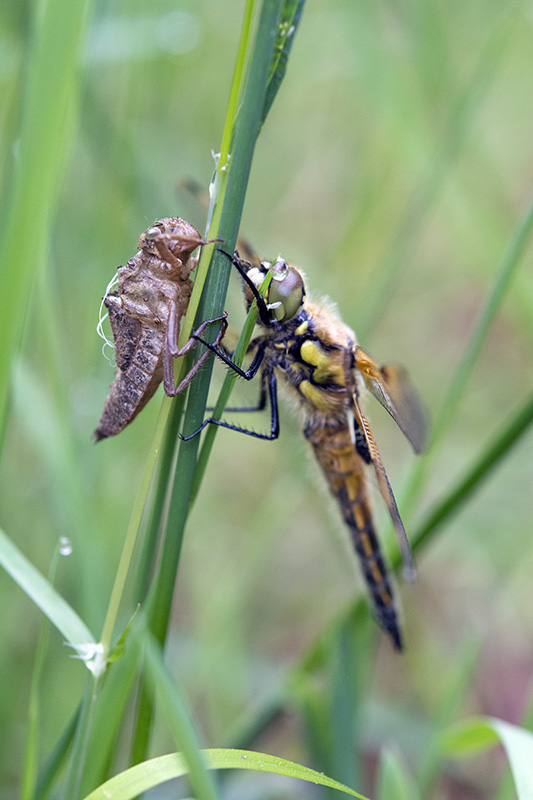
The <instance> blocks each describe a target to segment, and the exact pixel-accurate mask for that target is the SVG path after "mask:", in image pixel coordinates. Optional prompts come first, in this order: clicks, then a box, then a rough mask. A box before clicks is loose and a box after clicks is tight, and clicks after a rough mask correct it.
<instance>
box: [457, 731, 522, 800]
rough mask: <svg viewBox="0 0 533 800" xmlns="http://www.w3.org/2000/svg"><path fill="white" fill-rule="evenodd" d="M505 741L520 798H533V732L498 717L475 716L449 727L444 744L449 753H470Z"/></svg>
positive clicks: (467, 754) (463, 754) (504, 744)
mask: <svg viewBox="0 0 533 800" xmlns="http://www.w3.org/2000/svg"><path fill="white" fill-rule="evenodd" d="M498 739H499V740H500V742H501V743H502V745H503V747H504V749H505V752H506V754H507V758H508V760H509V764H510V767H511V772H512V774H513V779H514V783H515V788H516V795H517V797H518V800H531V798H532V797H533V733H531V732H530V731H527V730H525V729H524V728H520V727H518V726H517V725H511V724H510V723H509V722H505V721H504V720H502V719H496V718H495V717H473V718H471V719H468V720H464V721H463V722H461V723H460V724H458V725H455V726H453V727H452V728H449V729H447V730H446V731H444V733H443V737H442V747H443V750H444V752H445V753H446V754H447V755H450V754H451V755H456V756H457V755H462V756H465V755H466V756H471V755H475V754H477V753H480V752H483V751H485V750H488V749H491V748H493V747H494V746H495V745H496V744H497V743H498Z"/></svg>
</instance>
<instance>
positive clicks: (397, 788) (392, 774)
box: [378, 747, 420, 800]
mask: <svg viewBox="0 0 533 800" xmlns="http://www.w3.org/2000/svg"><path fill="white" fill-rule="evenodd" d="M378 798H379V800H419V798H420V794H419V793H418V792H417V790H416V788H415V786H414V785H413V780H412V778H411V776H410V774H409V772H408V770H407V767H406V765H405V763H404V761H403V759H402V758H401V756H400V755H399V753H398V752H397V750H396V748H392V747H386V748H385V749H384V750H383V752H382V754H381V760H380V765H379V774H378Z"/></svg>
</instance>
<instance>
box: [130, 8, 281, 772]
mask: <svg viewBox="0 0 533 800" xmlns="http://www.w3.org/2000/svg"><path fill="white" fill-rule="evenodd" d="M280 9H281V1H280V0H264V2H263V5H262V8H261V14H260V18H259V22H258V27H257V33H256V36H255V39H254V44H253V49H252V53H251V57H250V59H249V68H248V72H247V75H246V83H245V89H244V92H243V93H242V102H241V103H240V106H239V111H238V114H237V117H236V119H235V120H233V119H231V125H232V133H231V137H230V151H229V152H228V158H227V161H226V162H224V163H223V164H221V162H222V157H221V158H220V160H219V169H218V171H219V172H220V171H222V169H223V168H225V169H224V171H223V176H222V177H221V178H220V181H218V182H217V179H215V198H216V196H217V193H218V192H219V191H220V192H222V193H223V204H222V205H221V206H220V207H219V206H216V203H215V211H216V213H213V214H212V216H211V225H210V227H209V231H208V237H209V238H215V237H221V238H223V239H224V242H225V245H224V246H225V247H226V248H227V249H229V251H230V252H232V251H233V247H234V244H235V241H236V238H237V232H238V227H239V221H240V217H241V213H242V208H243V204H244V196H245V191H246V186H247V181H248V175H249V173H250V168H251V162H252V157H253V152H254V148H255V142H256V139H257V136H258V134H259V131H260V127H261V114H262V110H263V107H264V97H265V91H266V85H267V81H268V76H269V74H270V64H271V63H272V58H273V51H274V46H275V41H276V32H277V28H278V23H279V17H280ZM236 94H237V93H236V92H235V91H234V89H232V94H231V98H234V97H235V96H236ZM240 94H241V93H240V92H239V93H238V95H239V96H240ZM232 113H233V112H232ZM226 130H227V127H226ZM221 187H222V188H221ZM224 189H225V190H224ZM218 208H220V211H218ZM218 215H220V216H218ZM201 266H202V261H200V264H199V269H200V267H201ZM230 266H231V265H230V264H229V261H228V259H227V257H226V256H225V255H224V254H222V253H219V252H217V251H215V252H214V253H213V257H212V263H211V269H210V273H209V280H208V283H207V286H206V291H205V300H204V301H203V302H202V305H201V307H200V312H199V313H200V317H201V319H207V318H213V317H215V316H219V314H220V313H221V311H222V308H223V304H224V298H225V294H226V290H227V285H228V281H229V273H230ZM213 275H215V276H216V277H215V279H214V280H213V278H212V276H213ZM197 280H198V278H197ZM191 301H192V298H191ZM211 369H212V362H211V363H210V364H209V365H208V368H206V369H204V370H202V372H201V374H200V375H199V376H198V378H197V380H195V381H194V382H193V384H192V385H191V387H190V390H189V394H188V404H187V413H186V417H185V425H184V429H185V431H188V430H196V429H197V428H198V427H199V426H200V424H201V422H202V420H203V415H204V410H205V406H206V401H207V392H208V385H209V380H210V376H211ZM174 406H176V404H174ZM173 413H176V412H174V411H173ZM176 427H177V425H176ZM198 445H199V442H198V441H197V439H195V440H193V441H190V442H182V443H181V444H180V448H179V454H178V459H177V464H176V469H175V472H174V479H173V482H172V489H171V494H170V500H169V508H168V515H167V522H166V526H165V540H164V545H163V551H162V557H161V565H160V570H159V572H158V576H157V582H156V587H155V592H154V596H153V598H152V602H151V605H150V609H151V611H150V629H151V630H152V632H153V633H154V635H155V637H156V639H157V641H159V642H160V643H163V642H164V640H165V636H166V631H167V626H168V620H169V614H170V608H171V603H172V596H173V589H174V584H175V577H176V572H177V567H178V563H179V558H180V553H181V544H182V540H183V533H184V529H185V523H186V520H187V516H188V511H189V505H190V496H191V489H192V481H193V476H194V471H195V465H196V457H197V451H198ZM148 703H149V700H148V698H146V697H145V700H144V702H143V704H142V705H141V707H140V711H139V714H140V715H141V716H144V717H145V722H146V720H148V719H149V718H150V717H151V713H150V712H149V709H148V706H147V704H148ZM148 730H149V726H148V725H147V724H144V725H143V726H141V725H139V726H138V728H137V731H138V733H137V737H136V745H135V760H137V759H139V758H142V757H143V754H144V753H145V752H146V747H147V737H148Z"/></svg>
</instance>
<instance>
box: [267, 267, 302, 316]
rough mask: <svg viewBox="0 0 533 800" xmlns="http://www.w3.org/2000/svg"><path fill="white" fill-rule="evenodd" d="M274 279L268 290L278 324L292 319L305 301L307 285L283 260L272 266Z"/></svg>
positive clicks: (299, 274) (269, 302)
mask: <svg viewBox="0 0 533 800" xmlns="http://www.w3.org/2000/svg"><path fill="white" fill-rule="evenodd" d="M272 271H273V272H274V277H273V278H272V283H271V284H270V287H269V290H268V304H269V306H271V307H272V311H273V313H274V316H275V317H276V319H277V320H278V322H284V321H285V320H288V319H292V318H293V317H294V316H296V314H297V313H298V311H299V310H300V309H301V307H302V305H303V302H304V300H305V285H304V280H303V277H302V275H301V273H300V272H298V270H297V269H295V267H291V266H290V265H289V264H287V262H286V261H284V260H283V259H282V258H278V260H277V261H276V263H275V264H273V266H272Z"/></svg>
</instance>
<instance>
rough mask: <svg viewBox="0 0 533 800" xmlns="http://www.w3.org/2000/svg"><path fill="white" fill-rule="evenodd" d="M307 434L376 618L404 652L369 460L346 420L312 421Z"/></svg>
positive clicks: (306, 429)
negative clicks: (376, 521)
mask: <svg viewBox="0 0 533 800" xmlns="http://www.w3.org/2000/svg"><path fill="white" fill-rule="evenodd" d="M304 433H305V437H306V438H307V439H308V441H309V442H310V443H311V445H312V447H313V450H314V453H315V456H316V458H317V460H318V462H319V464H320V466H321V467H322V470H323V472H324V475H325V476H326V480H327V482H328V485H329V488H330V490H331V492H332V494H333V495H334V496H335V497H336V498H337V500H338V502H339V505H340V508H341V511H342V515H343V518H344V521H345V523H346V525H347V526H348V529H349V531H350V537H351V540H352V543H353V546H354V549H355V550H356V552H357V555H358V556H359V559H360V562H361V568H362V571H363V575H364V578H365V581H366V584H367V586H368V589H369V592H370V594H371V597H372V601H373V606H374V610H375V613H376V616H377V618H378V620H379V622H380V624H381V625H382V627H383V628H384V629H385V630H386V631H387V633H388V634H389V635H390V637H391V638H392V640H393V642H394V645H395V647H396V648H397V649H398V650H401V649H402V639H401V634H400V626H399V621H398V614H397V611H396V607H395V602H394V594H393V591H392V586H391V583H390V580H389V577H388V574H387V568H386V566H385V562H384V560H383V556H382V554H381V549H380V546H379V542H378V539H377V536H376V532H375V528H374V523H373V517H372V510H371V506H370V500H369V497H368V483H367V476H366V474H365V467H366V463H365V461H366V459H364V458H363V457H362V456H361V455H360V454H359V453H358V451H357V448H356V447H355V446H354V442H353V439H352V431H351V430H350V428H349V426H348V423H347V422H346V421H345V420H344V419H337V420H334V421H331V420H328V421H327V422H326V423H323V422H320V424H317V423H316V422H314V421H312V422H310V423H308V425H307V426H306V428H305V431H304Z"/></svg>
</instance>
